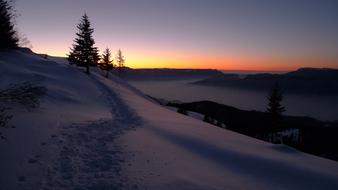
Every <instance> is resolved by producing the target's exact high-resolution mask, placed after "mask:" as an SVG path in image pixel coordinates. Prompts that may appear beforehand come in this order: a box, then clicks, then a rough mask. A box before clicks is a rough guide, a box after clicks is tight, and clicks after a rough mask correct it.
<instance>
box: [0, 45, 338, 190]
mask: <svg viewBox="0 0 338 190" xmlns="http://www.w3.org/2000/svg"><path fill="white" fill-rule="evenodd" d="M57 62H58V63H57ZM0 76H1V77H0V87H1V88H4V87H6V86H8V85H9V84H11V83H20V82H25V81H30V82H33V83H36V84H40V85H44V86H46V88H47V89H48V95H47V96H46V97H45V98H44V99H43V100H42V103H41V108H39V109H35V110H31V111H27V110H24V109H22V108H20V107H18V106H15V107H14V108H13V109H12V113H13V115H14V118H13V120H12V122H11V124H12V125H14V126H15V127H16V128H13V129H0V130H1V131H3V133H4V135H5V136H6V137H7V140H6V141H0V152H1V157H0V189H1V190H2V189H4V190H7V189H11V190H12V189H13V190H16V189H338V163H337V162H334V161H330V160H327V159H323V158H319V157H316V156H312V155H309V154H305V153H302V152H299V151H297V150H295V149H292V148H290V147H287V146H284V145H272V144H269V143H266V142H263V141H259V140H256V139H253V138H250V137H247V136H244V135H241V134H238V133H234V132H231V131H228V130H225V129H221V128H218V127H215V126H212V125H210V124H207V123H204V122H202V121H200V120H199V119H196V118H193V117H187V116H185V115H182V114H179V113H176V111H172V110H169V109H167V108H165V107H162V106H160V105H158V104H156V102H153V101H152V100H151V99H149V98H147V97H146V96H145V95H143V94H142V93H141V92H140V91H138V90H136V89H134V88H133V87H131V86H129V85H128V84H127V83H126V82H124V81H121V80H120V79H119V78H117V77H114V76H111V77H110V78H109V79H106V78H105V77H103V73H101V72H100V71H99V70H97V69H95V68H93V69H92V74H91V75H90V76H88V75H86V74H85V73H83V71H82V70H81V69H80V68H76V67H74V66H70V65H67V64H65V61H64V60H62V59H61V58H55V59H54V58H51V57H48V59H44V58H43V57H41V56H38V55H36V54H34V53H32V52H30V51H28V50H16V51H11V52H1V53H0Z"/></svg>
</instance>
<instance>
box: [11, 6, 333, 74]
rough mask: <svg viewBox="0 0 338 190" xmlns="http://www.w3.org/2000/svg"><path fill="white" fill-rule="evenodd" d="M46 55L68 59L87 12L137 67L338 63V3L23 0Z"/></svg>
mask: <svg viewBox="0 0 338 190" xmlns="http://www.w3.org/2000/svg"><path fill="white" fill-rule="evenodd" d="M15 5H16V9H17V11H18V13H19V14H20V15H21V16H20V17H18V18H17V25H18V29H19V31H20V32H21V33H23V34H25V35H26V36H27V38H28V39H29V40H30V42H31V44H32V46H33V50H34V51H35V52H39V53H47V54H50V55H57V56H65V54H67V53H68V52H69V47H71V44H72V41H73V39H74V37H75V32H76V25H77V24H78V22H79V20H80V18H81V16H82V15H83V14H84V12H86V13H87V14H88V16H89V18H90V20H91V22H92V25H93V27H94V28H95V32H94V38H95V40H96V45H97V46H98V47H99V48H100V49H101V50H103V49H104V48H105V47H109V48H110V49H111V50H112V51H114V52H115V51H116V50H117V49H119V48H121V49H122V51H123V52H124V54H125V56H126V58H127V66H130V67H134V68H154V67H158V68H163V67H170V68H216V69H228V70H292V69H296V68H298V67H335V68H338V1H337V0H16V4H15Z"/></svg>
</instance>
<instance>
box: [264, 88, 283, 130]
mask: <svg viewBox="0 0 338 190" xmlns="http://www.w3.org/2000/svg"><path fill="white" fill-rule="evenodd" d="M282 100H283V95H282V91H281V88H280V86H279V84H278V83H275V84H274V85H273V86H272V88H271V91H270V94H269V95H268V101H269V103H268V107H267V112H268V113H270V115H271V118H272V122H273V123H274V124H277V123H278V122H279V119H280V117H281V115H282V113H283V112H284V111H285V108H284V107H283V106H282V104H281V102H282Z"/></svg>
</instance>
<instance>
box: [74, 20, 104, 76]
mask: <svg viewBox="0 0 338 190" xmlns="http://www.w3.org/2000/svg"><path fill="white" fill-rule="evenodd" d="M77 29H78V30H79V31H78V32H77V33H76V36H77V37H76V38H75V40H74V44H73V47H72V48H71V50H70V53H69V55H68V60H69V63H70V64H76V65H78V66H83V67H86V73H87V74H89V66H96V65H97V63H98V61H99V60H100V57H99V54H98V49H97V47H94V45H95V41H94V39H93V32H94V29H93V28H92V27H91V23H90V21H89V18H88V16H87V14H84V15H83V16H82V19H81V20H80V23H79V24H78V25H77Z"/></svg>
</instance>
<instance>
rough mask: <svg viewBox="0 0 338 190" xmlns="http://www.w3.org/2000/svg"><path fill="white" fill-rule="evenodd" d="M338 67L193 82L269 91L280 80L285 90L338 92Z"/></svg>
mask: <svg viewBox="0 0 338 190" xmlns="http://www.w3.org/2000/svg"><path fill="white" fill-rule="evenodd" d="M337 81H338V69H329V68H320V69H317V68H300V69H298V70H296V71H292V72H288V73H285V74H270V73H261V74H251V75H247V76H246V77H244V78H240V76H239V75H238V74H220V75H217V76H213V77H209V78H207V79H203V80H199V81H196V82H193V83H191V84H195V85H208V86H219V87H232V88H242V89H248V90H263V91H267V90H269V89H270V88H271V86H272V85H273V84H274V83H276V82H278V83H279V84H280V85H281V86H282V88H283V91H285V92H294V93H318V94H338V83H337Z"/></svg>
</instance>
